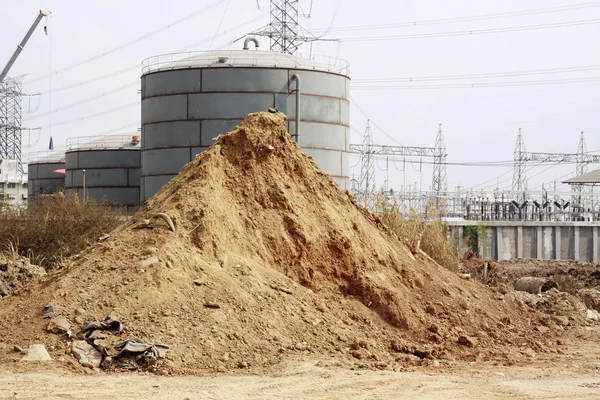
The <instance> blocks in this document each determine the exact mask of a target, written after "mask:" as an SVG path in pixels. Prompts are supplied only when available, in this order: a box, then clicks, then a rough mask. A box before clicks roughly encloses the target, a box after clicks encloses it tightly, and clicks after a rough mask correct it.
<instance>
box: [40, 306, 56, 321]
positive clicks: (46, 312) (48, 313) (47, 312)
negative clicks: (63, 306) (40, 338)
mask: <svg viewBox="0 0 600 400" xmlns="http://www.w3.org/2000/svg"><path fill="white" fill-rule="evenodd" d="M42 317H43V318H52V317H54V307H53V306H52V305H47V306H45V307H44V309H43V310H42Z"/></svg>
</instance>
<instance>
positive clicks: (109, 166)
mask: <svg viewBox="0 0 600 400" xmlns="http://www.w3.org/2000/svg"><path fill="white" fill-rule="evenodd" d="M65 169H66V176H65V193H66V194H73V193H77V195H78V196H79V198H80V199H82V200H87V199H94V200H96V201H97V202H101V203H106V204H109V205H118V206H125V207H127V208H135V207H137V206H138V204H139V201H140V136H139V134H129V135H109V136H96V137H90V136H87V137H77V138H71V139H67V151H66V155H65Z"/></svg>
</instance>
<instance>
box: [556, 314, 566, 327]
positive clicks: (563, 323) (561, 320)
mask: <svg viewBox="0 0 600 400" xmlns="http://www.w3.org/2000/svg"><path fill="white" fill-rule="evenodd" d="M554 321H555V322H556V323H557V324H558V325H561V326H568V325H569V317H566V316H564V315H556V316H554Z"/></svg>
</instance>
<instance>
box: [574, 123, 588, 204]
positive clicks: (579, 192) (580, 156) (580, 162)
mask: <svg viewBox="0 0 600 400" xmlns="http://www.w3.org/2000/svg"><path fill="white" fill-rule="evenodd" d="M586 155H587V147H586V145H585V137H584V135H583V132H581V136H580V137H579V145H578V146H577V167H576V171H575V176H579V175H583V174H585V173H586V172H587V166H588V163H586ZM589 189H590V188H589V187H588V186H585V185H582V184H577V185H571V190H572V192H573V196H572V201H573V203H574V204H576V205H579V206H580V207H582V208H583V209H587V208H590V207H591V204H590V203H591V193H590V190H589Z"/></svg>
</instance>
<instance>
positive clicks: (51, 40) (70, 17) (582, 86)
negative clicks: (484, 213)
mask: <svg viewBox="0 0 600 400" xmlns="http://www.w3.org/2000/svg"><path fill="white" fill-rule="evenodd" d="M216 1H217V0H208V1H191V0H174V1H170V2H165V1H158V0H143V1H142V0H128V1H116V0H103V1H99V2H90V1H74V0H46V1H39V0H27V1H15V0H0V5H1V6H2V8H1V9H2V10H3V12H2V13H0V31H1V32H2V41H1V42H0V62H4V61H2V60H5V61H7V60H8V58H9V56H10V55H11V54H12V52H13V51H14V49H15V47H16V45H17V44H18V42H19V41H20V40H21V38H22V37H23V35H24V34H25V32H26V30H27V29H28V28H29V26H30V24H31V23H32V21H33V19H34V18H35V17H36V14H37V11H38V10H39V9H40V8H41V9H48V10H51V11H52V17H51V19H50V26H49V32H50V34H49V36H44V34H43V28H42V26H43V25H44V23H43V22H42V24H40V27H39V28H38V30H37V31H36V32H35V34H34V36H33V37H32V38H31V40H30V42H29V43H28V44H27V46H26V47H25V50H24V51H23V53H22V54H21V56H20V58H19V59H18V61H17V63H16V64H15V65H14V67H13V69H12V71H11V73H10V75H11V76H19V75H25V74H26V77H25V78H24V81H25V85H24V91H25V92H27V93H38V92H43V91H47V90H48V89H50V88H53V89H56V88H60V87H63V86H67V85H73V84H78V83H80V82H82V81H86V80H89V79H93V78H96V77H99V76H102V75H106V74H109V73H112V72H115V71H120V70H123V69H126V68H128V67H134V66H136V65H138V64H140V63H141V61H142V60H143V59H145V58H147V57H151V56H153V55H157V54H163V53H171V52H175V51H179V50H181V49H183V48H187V47H189V46H190V45H193V44H196V45H195V46H192V47H189V48H188V49H187V51H200V50H208V49H210V48H212V49H215V48H219V47H221V46H223V45H227V43H229V42H230V41H231V40H232V39H236V38H238V37H240V36H242V35H243V34H245V33H247V32H249V31H252V30H254V29H258V28H260V27H261V26H263V25H264V24H266V23H267V22H268V12H267V11H259V10H258V9H257V6H256V2H255V1H251V0H232V1H229V2H228V1H224V2H222V3H219V4H218V5H216V6H214V7H212V8H210V9H209V10H208V11H206V12H204V13H201V14H199V15H197V16H195V17H193V18H191V19H189V20H187V21H185V22H182V23H180V24H178V25H176V26H173V27H171V28H169V29H166V30H164V31H162V32H160V33H157V34H155V35H153V36H151V37H149V38H147V39H145V40H141V41H139V42H137V43H135V44H132V45H129V46H126V47H125V48H123V49H121V50H117V51H115V52H112V53H110V54H107V55H105V56H101V55H102V54H103V53H105V52H107V51H110V50H112V49H114V48H116V47H119V46H121V45H124V44H126V43H128V42H130V41H132V40H133V39H136V38H138V37H140V36H143V35H145V34H147V33H150V32H152V31H154V30H156V29H158V28H161V27H163V26H165V25H167V24H169V23H171V22H174V21H176V20H178V19H180V18H183V17H186V16H188V15H190V14H192V13H194V12H195V11H197V10H200V9H202V8H205V7H207V6H209V5H211V4H214V3H215V2H216ZM582 3H588V4H590V3H591V4H594V5H595V7H586V8H582V9H579V10H567V11H565V10H563V11H560V12H552V13H538V14H533V15H527V16H517V17H510V18H498V19H485V20H480V21H467V22H460V23H446V24H432V25H424V26H417V27H415V26H410V27H399V28H393V29H383V28H378V29H372V30H355V31H337V30H335V28H339V27H346V26H356V25H381V24H387V23H399V22H413V21H423V20H432V19H439V18H451V17H466V16H474V15H487V14H495V13H506V12H513V11H521V10H530V9H538V8H548V7H557V6H566V5H574V4H582ZM260 4H261V7H265V8H266V7H267V6H268V2H267V0H261V3H260ZM301 4H302V8H303V9H304V10H306V11H308V9H309V8H310V0H301ZM336 9H337V13H336ZM261 15H262V19H260V20H256V21H254V23H251V24H247V25H246V26H243V27H239V26H238V25H240V24H241V23H244V22H246V21H248V20H250V19H252V18H254V17H260V16H261ZM334 15H335V18H333V17H334ZM595 19H600V2H592V1H587V2H586V1H585V0H572V1H565V0H527V1H516V0H502V1H499V0H486V1H481V0H479V1H477V0H455V1H452V2H449V1H445V0H418V1H417V0H405V1H395V2H391V1H389V0H388V1H384V0H372V1H369V2H368V3H366V2H364V1H357V0H322V1H315V2H314V4H313V9H312V16H311V18H310V19H306V18H304V19H301V23H302V25H303V26H304V27H306V28H307V29H309V30H310V29H319V28H327V27H329V26H330V25H331V23H332V21H333V26H332V27H333V28H334V29H333V30H332V31H331V32H330V33H329V34H328V35H327V37H329V38H344V37H369V36H371V37H372V36H394V35H395V36H398V35H414V34H421V33H437V32H451V31H464V30H480V29H490V28H506V27H514V26H529V25H538V24H550V23H558V22H570V21H581V20H595ZM236 26H237V29H234V28H236ZM226 31H227V32H229V33H226V34H223V32H226ZM217 33H219V34H221V36H220V37H218V38H216V39H214V40H210V39H208V40H206V38H210V37H211V36H213V35H215V34H217ZM598 37H600V23H593V24H589V25H580V26H571V27H563V28H554V29H540V30H525V31H518V32H508V33H507V32H504V33H497V34H486V35H471V36H455V37H441V38H440V37H438V38H427V39H404V40H386V41H366V42H362V41H359V42H351V41H347V42H342V43H339V44H338V43H333V42H321V43H316V44H314V45H313V53H318V54H326V55H332V56H335V55H338V56H339V57H340V58H343V59H345V60H347V61H349V62H350V68H351V78H352V79H373V78H407V77H418V76H441V75H473V74H480V73H494V72H511V71H525V70H540V69H552V68H567V67H581V66H593V65H598V66H599V69H600V50H599V48H598V45H597V38H598ZM199 42H200V43H199ZM211 44H212V47H211ZM261 44H262V46H263V48H265V47H266V48H268V39H266V38H264V39H262V40H261ZM309 46H310V45H305V46H304V47H303V48H302V50H303V52H308V51H309ZM231 48H233V49H237V48H241V43H240V42H238V43H236V44H234V45H233V46H231ZM95 56H99V57H98V58H97V59H95V60H94V61H91V62H87V63H84V64H82V65H80V66H78V67H76V68H72V69H69V70H67V71H63V72H61V69H63V68H65V67H69V66H72V65H74V64H78V63H80V62H81V61H85V60H88V59H89V58H92V57H95ZM50 71H58V73H54V74H52V78H51V79H50V78H49V77H48V75H49V73H50ZM140 74H141V72H140V68H139V67H137V68H131V69H130V70H128V71H126V72H124V73H120V74H115V75H114V76H112V77H110V78H106V79H101V80H98V81H96V82H93V83H88V84H82V85H78V86H75V87H74V88H71V89H68V90H62V91H58V92H54V93H52V94H51V95H50V94H45V95H43V96H41V99H39V98H33V99H32V100H31V108H32V109H37V110H32V111H35V112H32V113H28V114H25V113H24V115H23V119H24V126H26V127H39V126H41V127H42V128H43V129H42V130H41V131H32V132H31V133H29V132H27V131H25V132H24V136H23V146H24V153H29V152H31V151H36V150H44V149H46V148H47V146H48V140H49V136H50V134H51V135H52V136H53V138H54V144H55V147H56V148H59V147H64V145H65V140H66V139H67V138H70V137H75V136H89V135H95V134H102V133H109V132H110V133H126V132H134V131H136V129H137V128H138V127H139V120H140V106H139V105H137V104H133V105H131V106H128V107H126V108H123V109H121V110H118V111H115V112H112V113H108V114H104V115H101V116H98V117H95V118H87V119H82V117H85V116H89V115H93V114H96V113H102V112H104V111H107V110H112V109H115V108H119V107H121V106H127V105H130V104H132V103H136V102H137V101H139V95H138V94H137V91H138V89H139V76H140ZM585 77H600V71H598V70H591V71H587V72H570V73H562V74H547V75H532V76H513V77H507V78H502V79H497V78H485V79H466V80H460V81H433V82H421V83H412V84H411V83H408V84H407V83H399V84H394V83H392V84H384V85H402V86H410V85H444V84H455V83H460V84H464V83H475V84H480V83H490V82H494V83H495V82H516V81H526V82H531V81H535V80H556V79H574V78H585ZM40 78H42V79H40ZM136 82H138V84H136ZM128 84H132V85H131V86H128V87H127V88H125V89H123V90H119V91H115V92H114V93H109V94H106V95H105V96H102V97H100V98H96V99H93V100H90V101H88V102H84V103H82V104H80V105H78V106H75V107H70V108H67V109H65V110H62V111H61V110H59V111H56V112H53V113H51V114H50V115H48V111H49V110H56V109H61V108H62V107H64V106H68V105H70V104H73V103H77V102H80V101H83V100H86V99H89V98H93V97H95V96H100V95H101V94H103V93H107V92H111V91H113V90H114V89H118V88H121V87H123V86H125V85H128ZM598 88H600V81H598V82H595V81H594V82H585V83H568V84H560V85H558V84H554V85H532V86H509V87H500V88H498V87H495V88H470V89H448V88H445V89H428V90H423V89H410V90H406V89H403V90H353V92H352V97H353V99H354V100H355V101H356V102H357V104H358V105H359V106H360V107H361V108H362V109H363V110H364V111H365V112H366V113H367V114H368V115H369V116H370V118H371V119H372V121H374V122H375V123H376V124H377V126H379V127H380V128H382V129H383V130H384V131H385V132H386V133H387V134H388V135H389V136H392V137H393V138H394V139H395V141H394V140H392V139H390V138H389V137H388V136H386V135H384V134H383V132H382V131H381V130H380V129H377V128H373V135H374V138H375V141H376V142H377V143H379V144H391V145H393V144H398V143H401V144H404V145H411V146H433V145H434V141H435V135H436V132H437V126H438V124H439V123H442V124H443V130H444V135H445V139H446V145H447V148H448V162H450V163H456V162H461V163H463V162H480V161H495V160H502V161H507V160H508V161H510V160H512V158H513V149H514V145H515V140H516V136H517V131H518V129H519V128H522V130H523V134H524V139H525V145H526V147H527V150H528V151H545V152H575V151H576V150H577V144H578V141H579V132H580V131H585V133H586V140H587V148H588V150H589V151H595V150H598V152H597V153H595V154H600V119H599V118H598V117H597V115H598V112H597V110H598V107H599V106H600V94H598V93H597V92H598ZM38 103H39V104H38ZM38 106H39V107H38ZM23 107H24V109H25V110H27V109H28V108H29V107H30V102H29V100H28V99H27V98H25V99H24V101H23ZM66 121H73V122H70V123H65V124H61V123H62V122H66ZM351 124H352V126H353V128H355V129H356V130H358V131H360V132H363V131H364V128H365V124H366V117H365V115H363V113H361V112H360V111H359V110H358V109H357V108H356V107H355V106H352V107H351ZM48 125H50V126H48ZM115 128H121V129H117V130H115ZM38 132H41V133H39V134H38ZM351 141H352V142H353V143H360V141H361V137H360V136H359V135H358V134H357V133H355V132H354V131H353V132H352V137H351ZM357 161H358V159H356V158H351V165H354V164H355V163H356V162H357ZM413 161H414V163H413V165H412V166H411V164H410V163H408V162H407V164H406V166H407V171H406V173H403V172H401V171H399V170H401V169H402V163H401V162H397V163H396V164H394V163H393V162H391V161H390V162H389V165H388V167H389V171H388V172H387V173H386V172H385V171H382V170H380V169H377V176H378V181H379V182H380V184H383V182H384V180H386V179H387V180H389V185H390V186H392V187H395V188H396V189H400V187H401V185H402V184H403V182H406V183H407V184H408V183H413V184H414V183H415V182H419V183H417V186H418V187H419V186H420V187H422V188H423V189H427V188H428V187H429V186H430V185H431V172H432V166H431V165H423V168H422V173H420V172H419V171H418V170H419V165H418V161H419V160H413ZM423 161H424V162H431V160H428V159H424V160H423ZM385 165H386V162H385V161H380V162H379V167H380V168H381V169H383V170H385ZM597 167H598V166H591V168H590V169H593V168H597ZM574 170H575V166H574V165H561V166H554V167H551V165H549V164H545V165H539V166H535V167H531V168H530V169H529V170H528V175H529V176H532V175H535V174H537V176H535V177H532V178H531V179H530V181H529V187H530V188H536V187H539V186H540V185H541V184H542V183H543V182H545V185H546V187H548V186H549V185H551V182H552V181H553V180H554V179H556V178H561V177H564V176H565V175H566V174H569V173H571V172H574ZM510 171H511V167H510V166H507V167H481V166H478V167H463V166H452V165H449V166H448V186H449V188H450V189H453V188H454V187H455V186H456V185H458V184H460V185H461V186H462V187H463V189H464V188H469V187H472V186H474V185H477V184H479V183H481V182H484V181H487V180H493V179H494V177H496V176H499V175H501V174H504V175H503V176H500V177H499V178H498V179H497V180H493V181H492V182H490V183H489V184H488V185H485V186H478V187H477V188H478V189H481V188H485V187H489V188H490V189H491V188H493V187H494V186H495V185H496V182H499V186H500V188H503V187H505V188H509V186H510V184H511V182H510V179H511V178H512V172H510ZM353 172H354V173H358V169H353ZM421 177H422V178H421Z"/></svg>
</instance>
